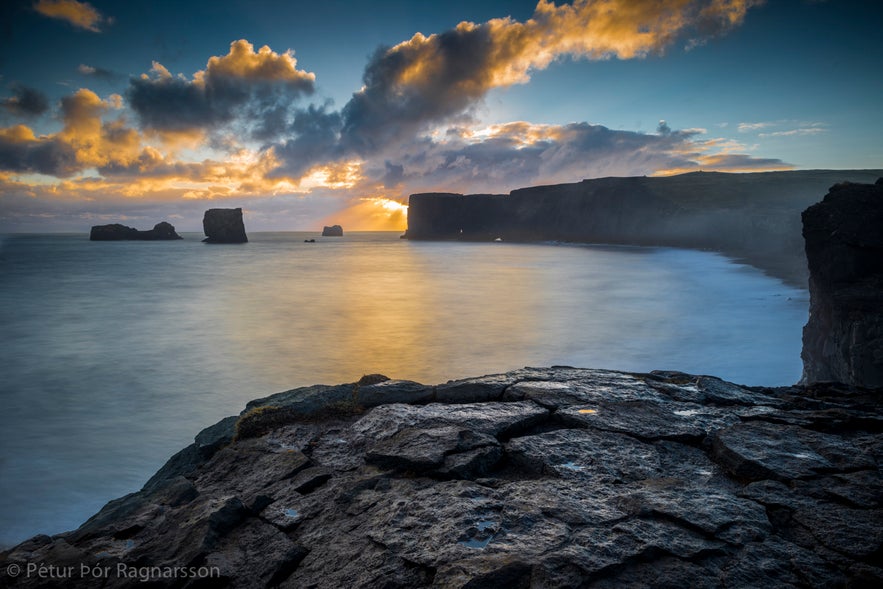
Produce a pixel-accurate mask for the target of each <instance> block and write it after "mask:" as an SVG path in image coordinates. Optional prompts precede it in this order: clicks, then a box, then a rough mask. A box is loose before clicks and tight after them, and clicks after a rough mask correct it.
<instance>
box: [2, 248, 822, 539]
mask: <svg viewBox="0 0 883 589" xmlns="http://www.w3.org/2000/svg"><path fill="white" fill-rule="evenodd" d="M183 235H184V238H185V239H184V240H183V241H167V242H90V241H89V240H88V235H85V234H78V235H62V234H52V235H6V236H2V237H0V330H2V331H0V333H2V345H0V403H2V411H0V497H2V503H0V545H2V546H9V545H11V544H14V543H17V542H19V541H21V540H24V539H26V538H28V537H30V536H32V535H34V534H38V533H45V534H54V533H59V532H62V531H66V530H70V529H73V528H76V527H77V526H78V525H79V524H80V523H82V522H83V521H84V520H85V519H86V518H88V517H89V516H90V515H92V514H93V513H95V512H96V511H97V510H98V509H100V508H101V507H102V506H103V505H104V504H105V503H106V502H107V501H108V500H110V499H113V498H116V497H119V496H121V495H124V494H126V493H130V492H132V491H136V490H137V489H139V488H140V487H141V485H142V484H143V483H144V482H145V481H146V480H147V479H148V478H149V477H150V475H152V474H153V473H154V472H155V471H156V470H157V469H158V468H159V467H160V466H162V464H163V463H164V462H165V461H166V459H168V458H169V456H171V455H172V454H173V453H175V452H176V451H178V450H180V449H181V448H183V447H184V446H186V445H187V444H189V443H190V442H191V441H192V440H193V436H194V435H195V434H196V433H197V432H199V431H200V430H201V429H202V428H204V427H206V426H208V425H211V424H213V423H215V422H216V421H218V420H219V419H221V418H223V417H225V416H227V415H233V414H236V413H239V411H241V410H242V409H243V407H244V405H245V403H246V402H247V401H249V400H251V399H253V398H256V397H262V396H266V395H268V394H271V393H275V392H279V391H283V390H287V389H290V388H293V387H296V386H302V385H309V384H315V383H325V384H337V383H342V382H353V381H355V380H357V379H358V378H359V377H361V376H362V375H363V374H367V373H375V372H380V373H383V374H386V375H387V376H390V377H392V378H403V379H411V380H417V381H420V382H423V383H426V384H437V383H441V382H445V381H447V380H449V379H455V378H461V377H468V376H479V375H482V374H489V373H496V372H504V371H508V370H512V369H515V368H520V367H523V366H550V365H556V364H557V365H571V366H579V367H589V368H609V369H617V370H629V371H650V370H655V369H666V370H681V371H684V372H691V373H700V374H712V375H715V376H720V377H722V378H724V379H727V380H731V381H735V382H738V383H743V384H749V385H760V384H763V385H787V384H793V383H795V382H796V381H797V380H798V379H799V378H800V373H801V362H800V347H801V329H802V326H803V325H804V323H805V322H806V318H807V310H808V302H809V295H808V293H807V291H806V290H804V289H799V288H795V287H792V286H789V285H786V284H784V283H782V282H781V281H779V280H777V279H775V278H771V277H769V276H766V275H764V274H763V273H761V272H760V271H758V270H756V269H754V268H752V267H750V266H746V265H744V264H739V263H737V262H734V261H733V260H730V259H728V258H726V257H724V256H721V255H719V254H715V253H709V252H698V251H689V250H679V249H671V248H642V247H619V246H590V245H561V244H510V243H463V242H410V241H407V240H402V239H399V234H398V233H349V234H347V235H345V236H344V237H342V238H323V237H319V236H318V235H317V234H316V233H297V232H292V233H251V234H249V239H250V240H251V241H250V242H249V243H247V244H240V245H209V244H203V243H201V242H200V238H201V237H202V236H201V235H199V234H195V233H194V234H186V233H185V234H183ZM307 238H311V239H312V238H315V239H316V242H315V243H305V242H304V239H307Z"/></svg>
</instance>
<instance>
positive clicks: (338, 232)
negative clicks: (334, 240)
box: [322, 225, 343, 237]
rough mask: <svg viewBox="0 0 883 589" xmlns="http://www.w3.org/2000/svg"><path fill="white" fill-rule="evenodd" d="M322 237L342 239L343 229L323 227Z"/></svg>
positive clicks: (337, 226) (336, 226)
mask: <svg viewBox="0 0 883 589" xmlns="http://www.w3.org/2000/svg"><path fill="white" fill-rule="evenodd" d="M322 237H343V227H341V226H340V225H332V226H331V227H329V226H328V225H325V227H324V228H323V229H322Z"/></svg>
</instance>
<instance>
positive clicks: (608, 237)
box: [405, 170, 883, 287]
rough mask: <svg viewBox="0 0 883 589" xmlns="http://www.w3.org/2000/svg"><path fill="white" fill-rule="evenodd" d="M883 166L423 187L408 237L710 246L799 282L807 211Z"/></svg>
mask: <svg viewBox="0 0 883 589" xmlns="http://www.w3.org/2000/svg"><path fill="white" fill-rule="evenodd" d="M881 175H883V170H801V171H794V172H760V173H745V174H727V173H721V172H692V173H689V174H680V175H677V176H667V177H646V176H640V177H626V178H598V179H593V180H583V181H582V182H578V183H574V184H558V185H554V186H535V187H531V188H522V189H519V190H513V191H512V192H510V193H509V194H468V195H463V194H453V193H426V194H413V195H411V197H410V199H409V202H408V204H409V207H408V229H407V232H406V234H405V237H407V238H408V239H432V240H438V239H465V240H476V241H491V240H494V239H496V238H502V239H503V240H504V241H567V242H582V243H611V244H627V245H660V246H671V247H683V248H693V249H710V250H715V251H719V252H722V253H724V254H727V255H730V256H733V257H736V258H741V259H744V260H746V261H747V262H749V263H751V264H752V265H754V266H756V267H758V268H760V269H762V270H764V271H766V272H768V273H770V274H771V275H773V276H777V277H779V278H782V279H784V280H787V281H789V282H791V283H792V284H796V285H799V286H801V287H804V286H805V285H806V280H807V277H808V273H807V267H806V257H805V256H804V251H803V239H802V238H801V224H800V213H801V211H803V210H804V209H805V208H806V207H808V206H810V205H812V204H813V203H814V202H816V200H817V199H818V196H819V195H820V194H824V192H825V190H827V188H828V187H829V186H831V185H832V184H835V183H838V182H843V181H852V182H874V181H875V180H876V179H877V178H878V177H879V176H881Z"/></svg>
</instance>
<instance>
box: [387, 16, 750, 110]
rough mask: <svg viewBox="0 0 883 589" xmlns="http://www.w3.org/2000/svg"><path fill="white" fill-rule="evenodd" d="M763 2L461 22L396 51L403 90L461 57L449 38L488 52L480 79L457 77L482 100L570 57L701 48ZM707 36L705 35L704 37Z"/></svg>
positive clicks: (477, 72)
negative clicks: (680, 44)
mask: <svg viewBox="0 0 883 589" xmlns="http://www.w3.org/2000/svg"><path fill="white" fill-rule="evenodd" d="M761 1H762V0H714V1H713V2H711V4H709V5H708V6H705V7H699V6H698V4H697V2H695V1H694V0H670V1H667V2H660V1H659V0H575V1H574V2H573V3H572V4H561V5H556V4H555V3H553V2H550V1H548V0H540V2H539V3H538V4H537V7H536V10H535V12H534V15H533V17H532V18H530V19H528V20H527V21H525V22H519V21H516V20H514V19H512V18H510V17H506V18H496V19H492V20H489V21H488V22H486V23H483V24H475V23H472V22H461V23H460V24H459V25H457V27H456V28H455V29H454V31H453V32H452V33H449V34H445V35H447V36H445V35H439V34H433V35H429V36H425V35H423V34H422V33H417V34H415V35H414V36H413V37H411V39H409V40H407V41H404V42H402V43H399V44H398V45H396V46H394V47H392V48H391V49H390V50H389V51H388V54H389V55H396V54H397V55H399V56H400V57H401V61H402V64H403V65H402V67H401V69H399V70H398V72H397V78H396V81H397V83H398V84H399V86H400V88H399V90H400V91H404V89H403V88H402V87H403V86H417V87H419V86H427V85H431V84H433V83H434V79H435V78H436V77H437V76H439V75H440V74H443V73H444V72H445V69H446V68H450V67H451V64H450V63H446V62H445V60H446V59H447V60H449V61H452V60H455V59H459V58H460V57H461V56H459V55H457V54H454V55H449V54H447V53H446V51H445V49H444V46H445V45H446V44H449V39H448V37H450V36H460V37H470V38H471V37H474V38H480V39H482V41H483V42H482V49H481V52H480V53H476V54H475V55H474V56H473V57H474V58H475V60H476V61H477V62H476V63H473V64H470V66H471V69H472V70H474V73H473V74H472V75H465V76H460V77H458V78H454V79H453V80H452V81H451V83H452V84H454V85H456V86H458V90H460V91H463V92H466V93H467V94H471V95H476V94H481V93H484V92H486V91H487V90H488V89H490V88H496V87H504V86H511V85H514V84H524V83H526V82H528V81H529V80H530V72H531V70H542V69H545V68H547V67H548V66H549V65H550V64H551V63H552V62H553V61H555V60H556V59H559V58H561V57H563V56H566V55H569V56H573V57H578V58H588V59H596V60H598V59H609V58H613V57H615V58H618V59H634V58H640V57H645V56H647V55H649V54H651V53H660V52H662V51H663V50H664V49H665V48H666V47H667V46H669V45H671V44H672V43H673V42H674V41H675V39H677V38H679V37H681V36H682V35H684V34H688V33H689V32H690V30H692V29H696V30H697V37H696V38H695V39H690V40H688V42H687V44H688V46H689V45H695V44H700V43H702V42H703V40H704V36H706V35H709V34H711V35H713V34H715V33H717V32H719V31H722V30H726V29H729V28H732V27H733V26H736V25H738V24H740V23H741V22H742V20H743V19H744V18H745V13H746V12H747V11H748V9H749V8H750V7H751V6H753V5H756V4H759V3H760V2H761ZM700 35H701V36H700Z"/></svg>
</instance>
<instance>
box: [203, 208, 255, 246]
mask: <svg viewBox="0 0 883 589" xmlns="http://www.w3.org/2000/svg"><path fill="white" fill-rule="evenodd" d="M202 229H203V231H204V232H205V235H206V237H205V239H203V240H202V241H203V242H205V243H246V242H248V237H247V236H246V235H245V223H243V221H242V209H241V208H238V209H209V210H207V211H206V212H205V215H204V216H203V218H202Z"/></svg>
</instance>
